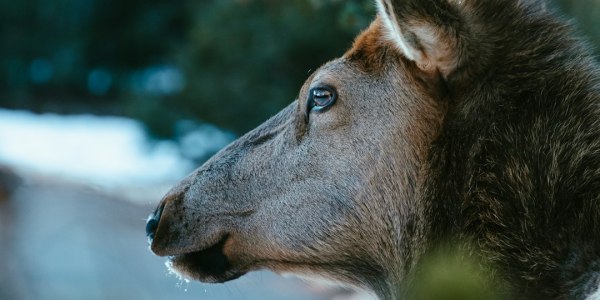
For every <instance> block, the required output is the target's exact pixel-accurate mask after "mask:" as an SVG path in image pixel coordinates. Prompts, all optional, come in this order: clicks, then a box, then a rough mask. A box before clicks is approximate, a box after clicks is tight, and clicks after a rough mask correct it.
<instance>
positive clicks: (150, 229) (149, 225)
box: [146, 203, 165, 243]
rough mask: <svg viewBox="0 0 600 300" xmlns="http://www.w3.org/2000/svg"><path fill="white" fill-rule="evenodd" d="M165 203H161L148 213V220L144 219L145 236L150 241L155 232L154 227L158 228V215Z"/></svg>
mask: <svg viewBox="0 0 600 300" xmlns="http://www.w3.org/2000/svg"><path fill="white" fill-rule="evenodd" d="M164 207H165V204H164V203H163V204H161V205H160V206H159V207H158V208H157V209H156V210H155V211H154V213H153V214H151V215H150V217H149V218H148V221H146V236H147V237H148V242H149V243H152V240H153V239H154V235H155V234H156V229H158V222H159V221H160V217H161V215H162V212H163V208H164Z"/></svg>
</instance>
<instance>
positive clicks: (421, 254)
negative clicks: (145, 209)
mask: <svg viewBox="0 0 600 300" xmlns="http://www.w3.org/2000/svg"><path fill="white" fill-rule="evenodd" d="M376 3H377V7H378V15H377V17H376V18H375V20H374V21H373V22H372V24H371V25H370V26H369V27H368V29H366V30H365V31H364V32H362V33H361V34H360V35H359V36H358V37H357V38H356V40H355V42H354V44H353V46H352V47H351V49H349V50H348V51H347V52H346V53H345V54H344V55H343V56H342V57H340V58H338V59H335V60H333V61H331V62H329V63H327V64H325V65H324V66H322V67H321V68H319V69H318V70H316V71H315V72H314V73H313V74H312V75H311V76H310V77H309V78H308V79H307V80H306V82H305V84H304V86H303V87H302V88H301V90H300V92H299V95H298V98H297V100H295V101H293V102H292V103H291V104H289V106H287V107H286V108H284V109H283V110H282V111H281V112H280V113H278V114H277V115H275V116H273V117H272V118H271V119H269V120H267V121H266V122H265V123H263V124H262V125H260V126H259V127H257V128H256V129H254V130H252V131H250V132H249V133H247V134H246V135H244V136H242V137H241V138H239V139H238V140H236V141H234V142H233V143H232V144H230V145H229V146H227V147H226V148H225V149H223V150H222V151H220V152H219V153H217V154H216V155H215V156H214V157H212V158H211V159H210V160H209V161H207V162H206V163H205V164H204V165H202V166H201V167H200V168H198V169H197V170H196V171H194V172H193V173H192V174H190V175H189V176H188V177H187V178H185V179H184V180H183V181H182V182H181V183H179V184H178V185H177V186H176V187H174V188H173V189H172V190H171V191H170V192H169V193H168V194H167V195H166V196H165V197H164V199H163V200H162V201H161V203H160V204H159V206H158V208H157V209H156V211H155V212H154V213H153V214H152V215H151V216H150V218H149V220H148V222H147V226H146V231H147V235H148V238H149V241H150V247H151V250H152V251H153V252H154V253H155V254H157V255H160V256H168V259H169V263H170V265H171V268H172V269H174V270H175V271H176V272H178V273H179V274H181V275H182V276H184V277H186V278H190V279H195V280H200V281H204V282H224V281H228V280H232V279H235V278H237V277H239V276H242V275H243V274H245V273H247V272H249V271H252V270H257V269H270V270H273V271H275V272H279V273H295V274H300V275H304V276H319V277H321V278H326V279H329V280H333V281H336V282H342V283H345V284H347V285H351V286H356V287H359V288H363V289H367V290H370V291H372V292H373V293H374V294H375V295H376V296H377V297H378V298H379V299H382V300H387V299H400V298H404V297H410V296H409V294H408V292H407V291H409V290H410V287H411V285H412V284H413V283H414V280H411V278H414V276H415V274H418V273H419V270H420V269H422V267H421V266H422V265H423V262H424V260H425V258H426V257H427V256H428V254H429V253H432V252H433V251H435V249H436V248H438V247H440V246H441V245H446V244H452V245H457V247H459V248H461V249H464V250H465V253H467V254H466V255H467V256H470V257H475V258H477V259H478V260H481V261H482V262H484V263H482V265H486V266H490V268H492V269H493V272H492V273H493V277H494V280H496V282H498V283H499V285H501V286H503V287H506V291H507V292H506V293H507V295H510V298H511V299H597V298H598V297H600V71H599V68H598V66H597V64H596V62H595V61H594V59H593V57H592V55H591V54H590V50H589V49H588V47H587V46H586V44H585V43H584V42H583V41H582V40H581V39H580V38H579V37H577V35H576V34H574V30H573V28H572V26H571V25H569V24H568V23H567V22H565V21H564V20H562V19H561V18H560V17H557V16H556V14H555V12H553V10H552V9H549V8H547V7H546V5H545V4H544V2H543V1H537V0H378V1H376Z"/></svg>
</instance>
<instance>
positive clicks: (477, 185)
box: [426, 0, 600, 299]
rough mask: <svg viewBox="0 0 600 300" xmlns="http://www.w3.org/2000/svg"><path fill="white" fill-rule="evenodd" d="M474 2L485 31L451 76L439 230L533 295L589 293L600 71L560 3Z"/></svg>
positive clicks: (599, 263)
mask: <svg viewBox="0 0 600 300" xmlns="http://www.w3.org/2000/svg"><path fill="white" fill-rule="evenodd" d="M474 2H476V3H477V4H479V5H477V4H476V5H474V6H473V11H474V12H477V13H475V14H473V15H472V16H471V19H469V22H472V24H474V26H473V27H474V28H485V31H482V32H471V33H472V34H473V35H474V36H475V37H473V38H472V41H474V44H472V45H471V46H470V47H471V49H469V53H470V55H469V57H466V58H465V60H463V61H462V66H461V69H459V70H457V72H456V73H455V74H454V75H453V76H451V77H450V78H449V87H450V90H451V97H450V98H451V104H450V108H449V112H448V114H447V116H446V119H445V123H444V125H443V126H442V128H444V129H443V131H442V132H441V134H440V136H439V138H438V139H437V141H436V142H435V143H434V145H433V150H432V152H431V157H430V160H429V166H428V168H429V172H430V175H431V176H430V180H429V181H428V183H427V185H426V189H427V191H428V192H427V198H428V199H429V201H430V204H431V211H430V212H431V216H432V218H434V219H435V220H436V221H434V222H433V224H435V225H434V227H433V228H432V232H433V234H434V236H436V237H437V239H439V240H446V239H448V237H452V238H454V237H460V238H462V239H465V240H469V241H473V242H474V244H475V247H476V248H477V250H479V251H481V252H482V253H484V256H486V255H487V256H488V258H489V259H490V260H491V262H492V263H493V264H495V265H497V266H499V267H500V271H501V274H502V275H504V277H505V278H517V279H515V280H510V281H511V282H510V284H511V285H512V286H515V287H516V289H517V290H519V291H526V290H529V291H537V293H536V294H535V295H533V294H532V295H525V296H530V297H533V298H535V299H542V298H540V297H544V298H546V299H549V298H552V299H554V298H561V297H568V298H570V297H580V298H581V297H583V296H585V295H587V294H589V293H591V292H592V288H597V286H592V284H594V283H597V281H598V280H599V275H597V274H599V273H600V238H599V237H600V79H599V75H600V71H599V69H598V66H597V64H596V62H595V61H594V59H593V56H592V55H591V51H590V50H589V47H588V46H587V44H586V43H585V42H583V41H582V40H581V39H580V38H578V37H577V35H576V34H575V33H574V30H573V27H572V26H571V25H569V24H567V23H566V22H565V21H563V20H560V18H557V17H556V15H555V13H554V12H551V11H549V10H547V9H544V8H542V7H541V6H540V5H538V4H527V5H525V4H521V3H519V2H518V1H514V3H513V5H510V4H507V2H509V1H491V0H485V1H474ZM465 74H468V76H466V75H465ZM473 74H475V75H476V76H475V77H472V76H473ZM465 78H472V80H471V81H466V80H465ZM438 242H439V241H438ZM593 273H596V275H592V274H593ZM582 274H583V275H582ZM594 276H595V277H594ZM582 283H585V284H582ZM576 287H578V288H576ZM582 287H583V288H582ZM586 288H587V289H586Z"/></svg>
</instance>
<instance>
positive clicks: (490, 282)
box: [408, 248, 509, 300]
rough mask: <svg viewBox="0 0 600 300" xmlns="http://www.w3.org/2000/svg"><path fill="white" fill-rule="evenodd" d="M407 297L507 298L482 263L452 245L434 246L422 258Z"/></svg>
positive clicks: (419, 299)
mask: <svg viewBox="0 0 600 300" xmlns="http://www.w3.org/2000/svg"><path fill="white" fill-rule="evenodd" d="M412 282H413V285H412V286H411V288H410V289H409V297H408V299H413V300H481V299H486V300H502V299H506V300H508V299H509V297H507V296H506V295H507V293H506V291H504V290H503V289H502V288H501V287H500V285H499V284H498V282H496V281H494V278H493V276H492V272H491V271H490V269H489V268H487V267H485V264H484V263H483V262H481V261H478V260H477V259H475V258H473V257H471V256H469V255H467V254H466V253H465V252H464V251H460V250H457V249H455V248H442V249H438V251H436V252H435V253H433V254H431V255H430V256H428V257H427V258H425V262H424V264H423V265H422V266H421V269H420V271H419V273H418V274H417V275H416V277H415V278H414V279H413V281H412Z"/></svg>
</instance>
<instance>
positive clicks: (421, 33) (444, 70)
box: [377, 0, 466, 77]
mask: <svg viewBox="0 0 600 300" xmlns="http://www.w3.org/2000/svg"><path fill="white" fill-rule="evenodd" d="M463 1H464V0H451V1H450V0H377V7H378V10H379V15H380V17H381V19H382V20H383V23H384V24H385V27H386V30H387V37H388V38H389V39H390V40H392V41H393V43H394V44H395V45H396V47H397V48H398V49H399V51H401V52H402V53H403V54H404V56H405V57H406V58H408V59H410V60H412V61H414V62H415V63H416V65H417V66H418V67H419V68H420V69H421V70H423V71H425V72H427V73H434V72H439V73H440V74H441V75H442V76H443V77H447V76H448V75H449V74H450V73H452V71H454V70H455V69H456V68H457V67H458V64H459V62H460V60H461V59H460V57H459V56H460V53H461V49H460V48H461V47H463V45H462V44H461V40H460V36H461V35H463V36H464V35H466V34H464V33H463V32H461V31H462V30H464V25H463V22H462V20H461V17H460V14H459V11H460V6H461V5H462V2H463Z"/></svg>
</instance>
